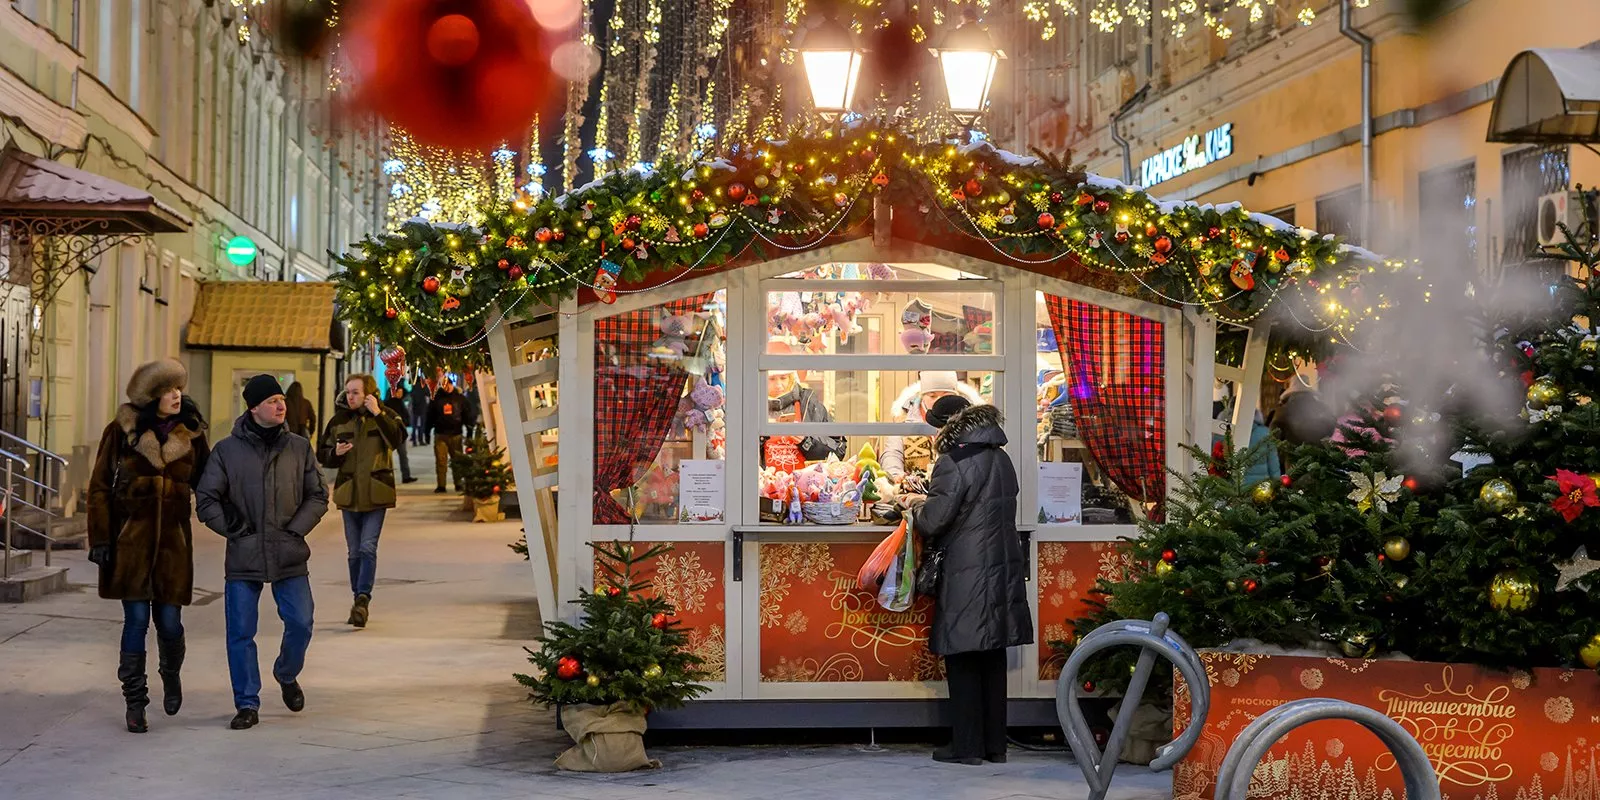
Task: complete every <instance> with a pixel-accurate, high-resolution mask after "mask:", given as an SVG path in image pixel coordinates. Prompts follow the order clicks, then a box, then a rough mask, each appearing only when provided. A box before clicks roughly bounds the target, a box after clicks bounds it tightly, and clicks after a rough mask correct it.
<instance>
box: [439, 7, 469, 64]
mask: <svg viewBox="0 0 1600 800" xmlns="http://www.w3.org/2000/svg"><path fill="white" fill-rule="evenodd" d="M477 54H478V25H477V23H475V22H473V21H472V18H471V17H468V16H466V15H464V14H446V15H444V16H442V17H440V18H438V19H436V20H434V21H433V24H432V25H430V26H428V55H430V56H432V57H433V60H434V61H437V62H439V63H440V64H443V65H445V66H447V67H459V66H461V65H462V64H465V63H467V62H468V61H471V60H472V57H473V56H475V55H477Z"/></svg>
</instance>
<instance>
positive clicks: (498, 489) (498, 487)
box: [494, 483, 500, 494]
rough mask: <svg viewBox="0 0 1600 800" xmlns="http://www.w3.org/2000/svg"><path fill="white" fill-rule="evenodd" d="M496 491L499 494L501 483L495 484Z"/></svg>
mask: <svg viewBox="0 0 1600 800" xmlns="http://www.w3.org/2000/svg"><path fill="white" fill-rule="evenodd" d="M494 493H495V494H499V493H500V484H498V483H497V484H495V485H494Z"/></svg>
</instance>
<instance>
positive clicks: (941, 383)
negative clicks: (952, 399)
mask: <svg viewBox="0 0 1600 800" xmlns="http://www.w3.org/2000/svg"><path fill="white" fill-rule="evenodd" d="M957 383H959V381H957V380H956V374H955V373H954V372H952V371H950V370H940V369H934V370H927V371H925V372H922V373H920V374H919V375H918V386H917V389H918V391H919V392H920V393H922V394H928V393H929V392H951V393H954V392H955V391H956V384H957Z"/></svg>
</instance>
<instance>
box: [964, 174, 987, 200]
mask: <svg viewBox="0 0 1600 800" xmlns="http://www.w3.org/2000/svg"><path fill="white" fill-rule="evenodd" d="M963 188H965V189H966V190H967V196H968V197H977V196H978V195H980V194H983V184H981V183H978V179H977V178H968V179H967V185H966V186H965V187H963Z"/></svg>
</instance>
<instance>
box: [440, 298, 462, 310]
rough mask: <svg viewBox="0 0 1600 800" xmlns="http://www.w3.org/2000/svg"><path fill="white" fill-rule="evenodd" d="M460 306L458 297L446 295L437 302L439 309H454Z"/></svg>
mask: <svg viewBox="0 0 1600 800" xmlns="http://www.w3.org/2000/svg"><path fill="white" fill-rule="evenodd" d="M460 307H461V298H459V297H446V298H445V299H444V302H443V303H440V304H439V309H440V310H441V311H454V310H456V309H458V308H460Z"/></svg>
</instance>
